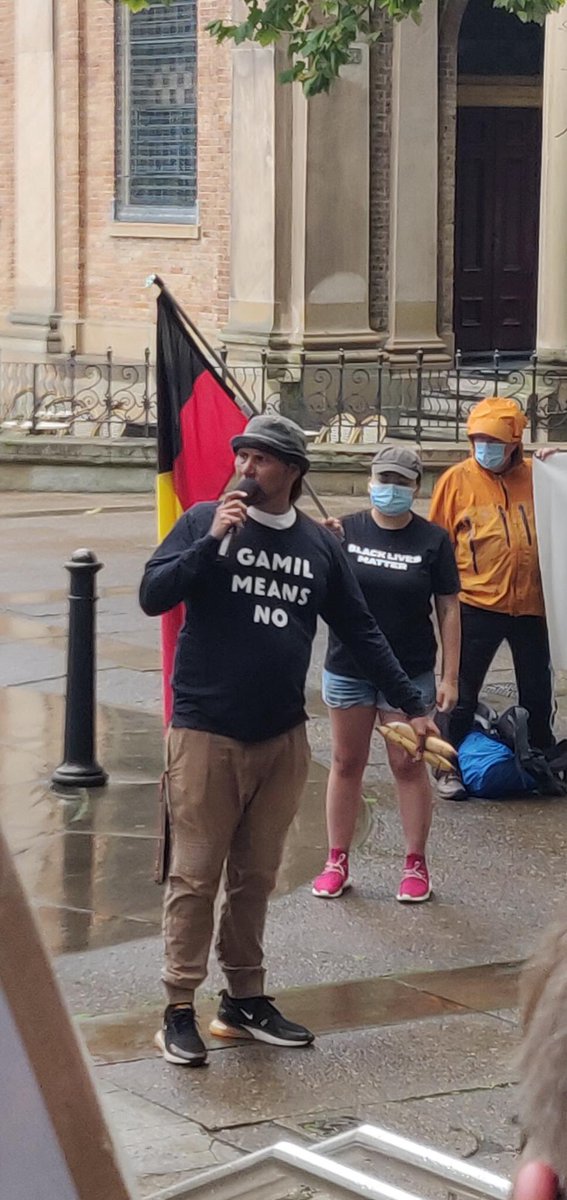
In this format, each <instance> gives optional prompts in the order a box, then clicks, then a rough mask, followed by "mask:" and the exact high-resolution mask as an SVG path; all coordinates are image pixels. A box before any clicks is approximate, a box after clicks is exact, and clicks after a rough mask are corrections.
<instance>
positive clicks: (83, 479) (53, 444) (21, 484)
mask: <svg viewBox="0 0 567 1200" xmlns="http://www.w3.org/2000/svg"><path fill="white" fill-rule="evenodd" d="M409 444H410V443H408V445H409ZM156 449H157V448H156V440H155V438H127V437H121V438H114V439H113V438H97V437H92V438H79V437H77V438H75V437H57V436H49V435H42V434H38V435H37V436H36V435H28V436H18V435H6V436H2V437H0V491H31V492H34V491H48V492H89V491H92V492H127V491H130V492H152V491H153V489H154V484H155V472H156V458H157V453H156ZM376 449H377V446H376V445H370V444H369V445H366V446H337V445H329V444H318V445H313V444H312V445H311V446H310V448H309V454H310V457H311V463H312V468H311V472H310V476H309V478H310V480H311V482H312V484H313V487H314V488H315V490H316V491H320V492H321V493H323V494H324V493H326V494H327V495H352V496H364V495H366V492H367V480H368V474H369V472H370V464H371V462H372V458H373V457H374V454H375V453H376ZM525 449H526V451H527V453H528V454H531V453H532V451H533V450H534V449H535V446H526V447H525ZM467 454H468V447H467V446H466V444H465V443H459V444H458V443H456V442H429V443H427V445H425V446H422V448H421V458H422V461H423V466H424V475H423V480H422V486H421V495H422V496H423V497H427V496H430V495H431V491H432V488H433V486H434V484H435V481H436V479H437V478H438V477H439V475H441V474H442V473H443V471H446V470H447V468H448V467H451V466H453V465H454V464H455V463H457V462H460V461H462V459H463V458H466V456H467Z"/></svg>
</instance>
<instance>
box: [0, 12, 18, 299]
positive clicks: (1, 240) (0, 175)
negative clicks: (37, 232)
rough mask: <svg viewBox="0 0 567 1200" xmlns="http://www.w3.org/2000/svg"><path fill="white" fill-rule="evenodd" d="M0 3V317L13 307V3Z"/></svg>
mask: <svg viewBox="0 0 567 1200" xmlns="http://www.w3.org/2000/svg"><path fill="white" fill-rule="evenodd" d="M16 2H17V0H2V4H0V95H1V96H2V103H1V104H0V316H1V315H2V314H4V313H5V312H7V311H9V309H10V308H11V306H12V286H13V274H14V4H15V3H16Z"/></svg>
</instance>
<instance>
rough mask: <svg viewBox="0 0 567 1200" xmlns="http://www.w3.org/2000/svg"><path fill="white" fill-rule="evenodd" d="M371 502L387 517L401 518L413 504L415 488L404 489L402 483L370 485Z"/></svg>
mask: <svg viewBox="0 0 567 1200" xmlns="http://www.w3.org/2000/svg"><path fill="white" fill-rule="evenodd" d="M370 502H371V504H372V507H373V508H377V509H378V512H381V513H384V516H385V517H401V516H402V514H403V513H407V512H409V510H410V508H411V506H412V504H413V488H410V487H403V485H402V484H400V483H373V484H371V485H370Z"/></svg>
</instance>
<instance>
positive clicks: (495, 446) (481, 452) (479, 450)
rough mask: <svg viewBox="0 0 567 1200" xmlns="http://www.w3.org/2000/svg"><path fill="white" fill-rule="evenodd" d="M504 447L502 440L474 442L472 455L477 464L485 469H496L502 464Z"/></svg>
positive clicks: (504, 457)
mask: <svg viewBox="0 0 567 1200" xmlns="http://www.w3.org/2000/svg"><path fill="white" fill-rule="evenodd" d="M506 449H507V447H506V445H505V443H504V442H475V444H474V456H475V458H476V461H477V463H478V464H479V466H481V467H484V468H485V470H487V471H496V470H498V467H503V466H504V463H505V461H506Z"/></svg>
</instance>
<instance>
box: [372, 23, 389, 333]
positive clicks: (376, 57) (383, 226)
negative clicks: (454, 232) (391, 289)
mask: <svg viewBox="0 0 567 1200" xmlns="http://www.w3.org/2000/svg"><path fill="white" fill-rule="evenodd" d="M373 28H375V29H380V30H381V31H382V37H381V38H380V40H379V41H378V42H376V44H375V45H374V46H372V47H371V50H370V325H371V327H372V328H373V329H377V330H379V331H380V332H385V331H386V330H387V328H388V274H389V239H390V149H391V115H392V42H393V24H392V21H391V20H389V19H388V18H387V17H386V16H385V14H384V13H382V12H380V11H378V12H377V13H376V14H375V16H374V18H373Z"/></svg>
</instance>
